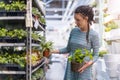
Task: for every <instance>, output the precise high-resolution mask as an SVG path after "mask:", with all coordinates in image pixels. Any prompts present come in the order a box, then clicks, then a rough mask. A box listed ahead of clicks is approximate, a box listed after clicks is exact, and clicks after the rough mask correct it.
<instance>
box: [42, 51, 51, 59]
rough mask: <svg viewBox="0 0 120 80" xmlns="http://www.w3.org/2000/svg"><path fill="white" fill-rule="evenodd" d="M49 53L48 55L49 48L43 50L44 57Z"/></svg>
mask: <svg viewBox="0 0 120 80" xmlns="http://www.w3.org/2000/svg"><path fill="white" fill-rule="evenodd" d="M49 55H50V50H49V49H46V50H44V51H43V56H44V57H47V58H48V57H49Z"/></svg>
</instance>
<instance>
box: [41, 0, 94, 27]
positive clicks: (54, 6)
mask: <svg viewBox="0 0 120 80" xmlns="http://www.w3.org/2000/svg"><path fill="white" fill-rule="evenodd" d="M42 1H43V2H44V3H45V5H46V15H45V18H46V22H48V23H49V26H50V25H53V23H52V22H54V23H55V22H56V21H57V22H61V21H62V22H68V21H71V20H72V19H73V11H74V9H75V8H76V7H77V6H79V5H88V4H90V3H91V1H93V0H42ZM50 23H52V24H50Z"/></svg>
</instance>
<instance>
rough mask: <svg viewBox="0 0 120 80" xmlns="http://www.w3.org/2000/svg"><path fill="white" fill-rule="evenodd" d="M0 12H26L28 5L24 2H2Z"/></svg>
mask: <svg viewBox="0 0 120 80" xmlns="http://www.w3.org/2000/svg"><path fill="white" fill-rule="evenodd" d="M0 10H1V11H25V10H26V5H25V2H24V1H13V2H12V3H11V4H6V3H4V2H2V1H1V2H0Z"/></svg>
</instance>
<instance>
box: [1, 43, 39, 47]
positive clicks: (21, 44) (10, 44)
mask: <svg viewBox="0 0 120 80" xmlns="http://www.w3.org/2000/svg"><path fill="white" fill-rule="evenodd" d="M1 46H25V43H0V47H1ZM32 46H38V47H39V46H40V45H39V44H35V43H32Z"/></svg>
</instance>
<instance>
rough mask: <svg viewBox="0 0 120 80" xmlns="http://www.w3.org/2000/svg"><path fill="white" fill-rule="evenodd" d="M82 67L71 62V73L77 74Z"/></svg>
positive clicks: (80, 64)
mask: <svg viewBox="0 0 120 80" xmlns="http://www.w3.org/2000/svg"><path fill="white" fill-rule="evenodd" d="M83 65H84V63H77V62H74V61H72V62H71V71H73V72H78V70H79V69H80V68H81V67H82V66H83Z"/></svg>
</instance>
